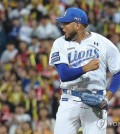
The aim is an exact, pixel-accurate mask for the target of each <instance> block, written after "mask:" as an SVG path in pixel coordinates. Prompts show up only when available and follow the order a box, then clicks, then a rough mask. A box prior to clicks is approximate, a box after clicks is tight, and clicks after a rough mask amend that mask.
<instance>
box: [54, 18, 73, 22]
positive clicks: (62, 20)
mask: <svg viewBox="0 0 120 134" xmlns="http://www.w3.org/2000/svg"><path fill="white" fill-rule="evenodd" d="M56 20H57V21H58V22H72V21H73V20H71V19H70V18H67V17H59V18H56Z"/></svg>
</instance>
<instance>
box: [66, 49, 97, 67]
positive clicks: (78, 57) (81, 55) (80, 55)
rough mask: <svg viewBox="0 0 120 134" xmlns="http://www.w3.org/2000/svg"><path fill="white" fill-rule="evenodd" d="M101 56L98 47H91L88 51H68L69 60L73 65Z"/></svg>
mask: <svg viewBox="0 0 120 134" xmlns="http://www.w3.org/2000/svg"><path fill="white" fill-rule="evenodd" d="M93 58H99V53H98V50H97V49H89V50H86V51H80V52H79V51H77V50H75V51H74V52H70V53H68V60H69V63H70V64H71V65H72V66H78V65H79V64H80V63H82V62H84V61H86V60H89V59H93Z"/></svg>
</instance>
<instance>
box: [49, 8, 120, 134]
mask: <svg viewBox="0 0 120 134" xmlns="http://www.w3.org/2000/svg"><path fill="white" fill-rule="evenodd" d="M57 21H58V22H60V23H61V28H62V30H63V32H64V36H62V37H60V38H58V39H56V40H55V41H54V43H53V47H52V49H51V54H50V59H49V64H50V65H51V66H55V68H56V70H57V72H58V74H59V77H60V81H61V84H60V87H61V88H62V89H63V93H62V95H61V99H60V106H59V108H58V112H57V115H56V125H55V130H54V134H77V132H78V129H79V127H80V126H82V131H83V134H106V120H107V108H108V102H109V100H110V99H111V98H112V96H113V95H114V94H115V92H116V91H117V90H118V89H119V88H120V53H119V51H118V49H117V48H116V47H115V45H114V44H113V43H112V42H111V41H109V40H108V39H106V38H105V37H103V36H102V35H99V34H97V33H94V32H88V31H87V30H86V28H87V25H88V18H87V15H86V13H85V12H84V11H83V10H81V9H79V8H75V7H71V8H68V9H67V10H66V12H65V14H64V16H63V17H59V18H57ZM107 69H109V71H110V72H111V73H112V74H113V78H112V82H111V85H110V87H109V90H107V91H106V87H107V84H106V70H107ZM100 120H102V121H101V122H99V121H100Z"/></svg>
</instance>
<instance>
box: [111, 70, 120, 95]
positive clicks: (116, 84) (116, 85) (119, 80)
mask: <svg viewBox="0 0 120 134" xmlns="http://www.w3.org/2000/svg"><path fill="white" fill-rule="evenodd" d="M118 89H120V72H118V73H117V74H115V75H113V78H112V82H111V84H110V87H109V90H110V91H111V92H112V93H113V94H114V93H116V92H117V90H118Z"/></svg>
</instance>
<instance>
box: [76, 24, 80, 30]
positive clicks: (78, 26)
mask: <svg viewBox="0 0 120 134" xmlns="http://www.w3.org/2000/svg"><path fill="white" fill-rule="evenodd" d="M76 24H77V25H76V30H77V31H78V30H79V29H80V24H79V23H76Z"/></svg>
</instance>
